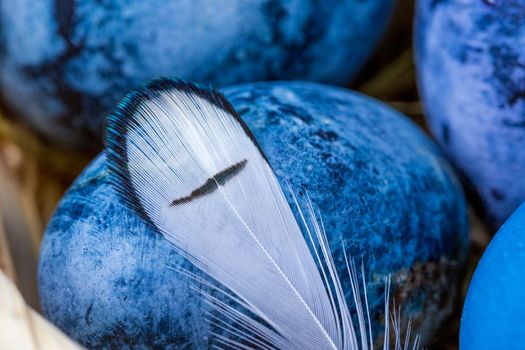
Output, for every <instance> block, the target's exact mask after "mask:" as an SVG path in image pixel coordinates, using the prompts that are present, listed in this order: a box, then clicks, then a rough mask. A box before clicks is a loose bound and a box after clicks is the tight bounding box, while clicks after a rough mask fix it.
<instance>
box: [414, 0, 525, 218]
mask: <svg viewBox="0 0 525 350" xmlns="http://www.w3.org/2000/svg"><path fill="white" fill-rule="evenodd" d="M415 39H416V41H415V43H416V48H417V49H416V61H417V66H418V82H419V87H420V92H421V95H422V99H423V102H424V105H425V110H426V116H427V120H428V122H429V125H430V127H431V129H432V131H433V134H434V135H435V136H436V138H437V139H438V140H439V142H440V144H441V146H442V147H443V148H444V150H445V153H446V154H447V155H448V156H450V158H451V159H452V161H453V164H454V165H455V166H457V168H458V169H460V171H461V173H462V175H463V176H464V177H465V179H466V180H467V181H466V182H467V183H468V185H469V186H470V187H471V189H472V191H471V193H472V194H473V195H474V196H473V198H475V199H476V200H475V203H476V205H477V207H478V208H477V209H480V212H481V213H482V215H483V216H484V217H485V219H486V221H487V222H488V223H489V224H490V225H491V226H493V227H498V226H499V225H500V224H501V223H503V222H504V221H505V219H506V218H507V217H508V216H509V215H510V214H511V213H512V212H513V211H514V210H515V209H516V208H517V207H518V206H519V205H520V204H521V202H523V201H525V181H523V180H522V179H523V174H525V152H523V151H522V150H523V149H525V50H524V47H525V1H523V0H508V1H500V0H493V1H487V0H485V1H483V0H477V1H474V0H468V1H467V0H451V1H425V0H421V1H418V5H417V15H416V29H415Z"/></svg>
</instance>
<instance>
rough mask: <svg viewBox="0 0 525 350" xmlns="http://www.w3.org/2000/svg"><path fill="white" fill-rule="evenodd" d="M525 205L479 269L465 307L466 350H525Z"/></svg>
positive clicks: (501, 232)
mask: <svg viewBox="0 0 525 350" xmlns="http://www.w3.org/2000/svg"><path fill="white" fill-rule="evenodd" d="M524 315H525V204H523V205H521V206H520V207H519V208H518V210H516V211H515V212H514V214H512V216H511V217H510V218H509V219H508V220H507V221H506V222H505V223H504V224H503V226H501V228H500V230H499V231H498V233H496V235H495V236H494V238H493V239H492V241H491V242H490V244H489V245H488V247H487V249H486V250H485V252H484V253H483V256H482V258H481V260H480V262H479V264H478V266H477V268H476V271H475V273H474V277H473V278H472V281H471V282H470V286H469V289H468V293H467V298H466V300H465V305H464V306H463V316H462V318H461V335H460V347H461V349H462V350H471V349H472V350H474V349H475V350H484V349H487V350H488V349H509V350H511V349H516V350H517V349H523V339H525V326H524V323H523V316H524Z"/></svg>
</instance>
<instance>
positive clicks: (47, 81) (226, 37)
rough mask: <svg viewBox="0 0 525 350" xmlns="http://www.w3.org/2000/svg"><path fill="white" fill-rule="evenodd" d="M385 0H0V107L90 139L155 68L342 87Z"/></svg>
mask: <svg viewBox="0 0 525 350" xmlns="http://www.w3.org/2000/svg"><path fill="white" fill-rule="evenodd" d="M393 4H394V1H393V0H366V1H363V0H342V1H340V0H328V1H316V0H248V1H247V0H191V1H184V0H149V1H140V0H108V1H99V0H77V1H71V0H55V1H51V0H39V1H36V2H35V1H34V0H2V1H1V2H0V23H2V27H1V28H0V102H1V103H0V106H1V107H2V108H3V109H5V111H6V112H7V114H10V115H12V116H17V117H19V118H20V119H23V120H24V121H26V122H27V123H29V124H31V125H32V126H33V127H34V128H35V129H36V130H38V131H39V132H41V133H42V134H43V135H45V136H46V137H47V138H48V139H50V140H52V141H55V142H57V143H60V144H67V145H74V146H76V147H80V148H91V149H93V148H97V149H98V148H99V147H100V139H101V137H100V136H101V126H102V123H103V120H104V117H105V114H106V113H107V112H108V111H109V109H111V108H112V107H113V106H114V105H115V104H116V102H117V100H118V99H119V98H121V97H122V96H123V94H124V93H126V92H127V91H128V90H130V89H131V88H134V87H136V86H137V85H139V84H144V83H146V82H147V81H148V80H151V79H154V78H157V77H159V76H177V77H180V78H185V79H189V80H193V81H196V82H201V83H206V84H214V85H217V86H222V85H226V84H235V83H240V82H249V81H260V80H274V79H300V80H311V81H319V82H326V83H335V84H345V83H348V82H349V81H350V80H351V79H352V77H353V76H354V75H355V74H356V73H357V71H358V70H359V68H360V67H361V66H362V65H363V63H364V62H365V60H366V58H367V57H368V56H369V55H370V53H371V52H372V50H373V49H374V47H375V46H376V43H377V42H378V40H379V38H380V35H381V33H382V32H383V30H384V28H385V26H386V23H387V20H388V18H389V14H390V13H391V10H392V7H393Z"/></svg>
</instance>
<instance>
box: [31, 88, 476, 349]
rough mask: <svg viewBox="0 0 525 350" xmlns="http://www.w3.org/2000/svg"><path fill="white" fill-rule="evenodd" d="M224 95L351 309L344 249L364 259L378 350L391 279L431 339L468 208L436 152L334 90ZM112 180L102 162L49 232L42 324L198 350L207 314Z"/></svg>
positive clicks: (86, 339) (393, 120)
mask: <svg viewBox="0 0 525 350" xmlns="http://www.w3.org/2000/svg"><path fill="white" fill-rule="evenodd" d="M224 92H225V95H226V97H227V98H228V99H229V100H230V101H231V102H232V104H233V106H234V108H235V109H236V110H237V111H238V113H239V114H240V116H241V117H242V119H243V120H244V121H245V122H246V123H247V125H248V126H249V128H250V129H251V131H252V132H253V134H254V136H255V138H256V139H257V141H258V142H259V144H260V146H261V148H262V150H263V151H264V152H265V154H266V156H267V158H268V160H269V162H270V164H271V166H272V167H273V169H274V171H275V173H276V175H277V178H278V180H279V181H280V182H281V185H283V187H284V186H285V185H286V183H289V184H290V185H291V188H292V189H293V190H294V192H296V193H297V194H298V195H299V198H300V200H301V201H302V200H304V198H305V193H306V192H307V193H308V194H309V196H310V197H311V199H312V201H313V203H314V205H315V206H316V207H317V208H319V210H320V213H321V215H322V218H323V221H324V225H325V228H326V232H327V236H328V239H329V241H330V245H331V247H332V253H333V256H334V259H335V262H336V265H337V268H338V270H339V274H340V276H341V279H342V284H343V287H344V289H345V292H346V298H347V300H348V303H349V304H350V305H353V302H352V294H351V290H350V286H349V283H350V282H349V279H348V277H347V275H346V274H345V264H344V254H343V245H344V247H346V249H347V253H348V254H349V255H350V256H352V257H353V258H355V259H357V262H360V260H361V259H362V261H363V264H364V266H365V271H366V280H367V290H368V300H369V302H370V309H371V314H372V320H373V329H374V337H375V339H376V341H380V338H381V329H382V324H383V319H382V318H383V317H384V292H385V291H384V287H385V286H384V283H385V279H386V277H387V276H388V275H391V276H392V280H393V288H392V291H391V292H392V295H394V296H395V298H396V303H398V304H401V305H402V306H403V310H404V311H403V313H404V315H405V316H412V317H413V319H414V321H415V323H414V324H415V325H416V328H417V331H418V332H420V333H421V335H422V336H423V337H424V339H428V338H429V337H430V336H431V335H432V334H433V332H434V331H435V330H436V329H437V328H438V327H439V326H440V325H441V324H442V322H443V320H445V319H446V318H447V317H448V316H449V315H450V313H451V311H452V307H453V303H454V298H455V294H456V287H457V286H458V282H459V279H460V276H459V272H460V271H461V269H462V266H463V263H464V261H465V258H466V254H467V251H468V233H467V231H468V223H467V215H466V206H465V201H464V198H463V195H462V192H461V189H460V186H459V185H458V183H457V181H456V179H455V177H454V174H453V173H452V171H451V170H450V168H449V166H448V165H447V162H446V161H445V160H444V158H443V156H442V155H441V153H440V152H439V150H438V149H437V147H436V146H435V145H434V143H433V142H432V141H431V140H430V139H428V138H427V137H426V136H425V135H424V134H423V133H422V132H421V131H420V130H419V129H418V128H417V126H415V125H414V124H413V123H412V122H411V121H409V120H408V119H407V118H406V117H404V116H403V115H401V114H400V113H398V112H396V111H395V110H393V109H391V108H389V107H387V106H385V105H383V104H382V103H380V102H378V101H376V100H373V99H371V98H368V97H365V96H363V95H360V94H357V93H354V92H351V91H348V90H344V89H339V88H334V87H328V86H323V85H318V84H313V83H292V82H276V83H258V84H247V85H239V86H234V87H229V88H226V89H224ZM109 176H110V175H109V173H108V169H107V163H106V159H105V156H104V155H101V156H99V157H98V158H97V159H96V160H95V161H94V162H93V163H92V164H91V165H90V166H88V167H87V169H86V170H85V171H84V172H83V173H82V175H80V177H79V178H78V179H77V180H76V181H75V183H74V184H73V185H72V187H71V188H70V189H69V191H68V192H67V194H66V195H65V196H64V198H63V199H62V201H61V203H60V205H59V207H58V209H57V211H56V213H55V215H54V217H53V219H52V221H51V223H50V224H49V226H48V228H47V232H46V234H45V237H44V241H43V243H42V248H41V256H40V267H39V289H40V297H41V304H42V309H43V312H44V314H45V315H46V317H47V318H48V319H50V320H51V321H52V322H54V323H55V324H57V325H58V326H59V327H60V328H61V329H63V330H64V331H65V332H66V333H67V334H69V335H71V336H72V337H73V338H75V339H77V340H78V341H79V342H81V343H82V344H84V345H86V346H88V347H94V348H104V347H109V346H114V347H116V348H124V349H125V348H129V347H133V346H144V347H148V348H154V347H162V348H169V346H172V347H175V346H183V345H186V344H191V345H193V346H195V347H197V346H200V345H203V346H204V345H206V344H207V341H208V340H209V339H208V338H207V335H208V334H209V333H208V331H209V329H208V328H207V325H206V323H205V322H204V321H203V320H202V317H203V313H204V311H206V307H207V306H206V304H205V303H203V302H202V300H201V299H200V298H199V296H198V295H196V293H195V292H194V291H193V290H191V289H190V288H189V287H188V283H189V281H188V280H187V279H186V277H184V276H181V275H179V274H178V273H177V272H176V271H174V269H173V268H170V265H172V264H176V263H183V259H182V258H181V257H180V256H179V255H178V254H176V253H175V252H174V251H173V250H171V249H170V248H169V247H168V246H167V245H166V244H165V243H164V242H163V240H162V238H161V237H160V236H159V234H158V233H155V232H153V231H152V230H151V229H149V228H148V226H146V224H145V223H144V222H143V221H141V219H139V217H138V216H137V215H135V214H134V213H133V212H131V211H130V210H129V209H127V207H125V206H124V205H123V204H121V203H120V201H119V199H118V197H117V195H116V193H115V191H114V189H113V188H112V186H111V185H110V182H109ZM284 188H287V187H284ZM288 199H289V202H290V203H292V198H291V196H290V194H289V193H288ZM291 206H292V208H294V210H295V214H296V215H297V210H296V207H295V206H294V205H293V204H291ZM168 345H169V346H168Z"/></svg>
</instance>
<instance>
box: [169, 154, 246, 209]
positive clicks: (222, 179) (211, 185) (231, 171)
mask: <svg viewBox="0 0 525 350" xmlns="http://www.w3.org/2000/svg"><path fill="white" fill-rule="evenodd" d="M247 162H248V160H247V159H243V160H241V161H240V162H239V163H235V164H233V165H232V166H229V167H228V168H226V169H224V170H222V171H220V172H218V173H217V174H215V175H213V176H212V177H210V178H209V179H208V180H206V182H205V183H204V184H203V185H202V186H200V187H199V188H197V189H196V190H194V191H192V192H191V194H190V195H189V196H186V197H181V198H177V199H175V200H174V201H173V202H171V204H170V207H174V206H176V205H179V204H185V203H188V202H190V201H192V200H193V199H195V198H200V197H203V196H205V195H207V194H210V193H212V192H214V191H215V190H216V189H217V188H218V187H219V185H221V186H223V185H224V184H225V183H226V182H227V181H228V180H230V179H231V178H233V177H234V176H235V175H237V174H238V173H239V172H240V171H241V170H242V169H243V168H244V167H245V166H246V163H247Z"/></svg>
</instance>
